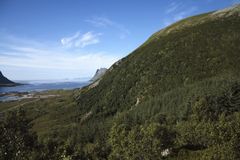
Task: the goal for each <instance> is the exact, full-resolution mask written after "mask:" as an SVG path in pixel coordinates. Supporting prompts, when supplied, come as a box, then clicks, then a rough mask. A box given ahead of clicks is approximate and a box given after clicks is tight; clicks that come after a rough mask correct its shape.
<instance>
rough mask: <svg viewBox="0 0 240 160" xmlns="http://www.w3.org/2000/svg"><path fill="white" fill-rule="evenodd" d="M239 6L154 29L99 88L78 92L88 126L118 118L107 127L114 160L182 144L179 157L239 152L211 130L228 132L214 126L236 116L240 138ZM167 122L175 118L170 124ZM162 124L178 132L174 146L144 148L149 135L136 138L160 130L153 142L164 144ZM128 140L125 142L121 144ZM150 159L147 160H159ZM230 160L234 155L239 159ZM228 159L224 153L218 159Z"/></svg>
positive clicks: (80, 106)
mask: <svg viewBox="0 0 240 160" xmlns="http://www.w3.org/2000/svg"><path fill="white" fill-rule="evenodd" d="M239 10H240V6H239V5H238V6H234V7H232V8H228V9H224V10H220V11H216V12H211V13H206V14H202V15H197V16H194V17H190V18H187V19H184V20H182V21H179V22H177V23H175V24H173V25H171V26H169V27H167V28H165V29H163V30H161V31H159V32H157V33H155V34H154V35H152V36H151V37H150V38H149V39H148V40H147V41H146V42H145V43H144V44H143V45H141V46H140V47H139V48H137V49H136V50H135V51H133V52H132V53H131V54H130V55H128V56H127V57H125V58H123V59H122V60H120V61H119V62H117V63H116V64H114V65H113V66H112V67H111V68H110V69H109V70H108V71H107V73H106V74H105V75H104V77H103V78H102V80H101V81H100V83H99V84H98V85H94V87H93V86H90V87H86V88H85V89H83V90H81V91H80V93H79V94H78V98H77V100H78V104H79V110H80V112H81V113H82V115H84V114H87V113H91V116H88V119H89V120H88V124H95V123H97V121H100V120H102V121H105V120H104V119H109V117H115V118H113V119H115V120H114V125H113V127H110V128H111V129H110V128H108V127H105V128H106V130H108V129H110V130H111V132H110V133H111V136H110V137H111V138H110V141H111V145H112V146H113V148H112V149H113V152H111V155H112V156H113V157H114V158H113V159H128V158H129V157H130V158H129V159H142V158H139V157H138V156H140V157H142V156H145V155H148V156H149V157H151V156H153V155H154V153H155V152H156V150H158V151H157V153H158V154H157V155H159V154H160V153H161V151H162V152H163V151H164V149H169V148H175V149H176V151H175V152H174V154H175V156H176V155H179V156H178V158H179V159H181V158H182V159H196V157H200V156H199V154H200V155H202V156H203V155H204V156H206V157H212V156H213V155H214V153H216V152H223V151H221V150H220V148H221V147H226V146H227V147H229V149H230V148H231V149H230V150H231V151H232V152H231V153H232V155H231V156H232V157H236V156H239V155H236V152H234V151H233V150H234V149H233V148H234V147H236V146H234V145H230V144H229V143H225V140H223V139H224V138H223V139H222V140H220V137H218V138H216V139H214V138H213V137H212V138H211V136H210V135H208V133H210V132H212V133H213V134H216V135H217V134H222V133H224V132H223V131H221V130H215V131H216V132H214V131H213V130H214V128H217V127H223V126H221V124H222V123H223V121H224V122H225V121H226V120H227V119H231V118H233V119H234V118H235V119H234V120H233V121H231V122H229V123H231V124H232V125H230V124H228V125H229V126H228V125H226V126H227V127H230V128H231V127H233V128H234V130H235V132H233V133H232V132H231V133H230V131H229V133H227V134H228V136H230V134H233V135H235V136H236V135H239V130H240V128H239V125H236V126H233V124H236V123H237V122H239V111H240V103H239V87H240V85H239V78H240V77H239V76H240V75H239V73H240V72H239V71H240V63H239V61H240V56H239V54H240V46H239V44H240V11H239ZM116 114H117V115H118V116H117V117H118V118H116V116H115V115H116ZM204 115H205V116H206V117H204ZM224 115H225V116H224ZM221 116H223V117H222V121H221V122H219V121H220V120H219V119H220V117H221ZM228 116H230V117H228ZM106 117H108V118H106ZM196 117H197V120H196V119H194V118H196ZM160 119H163V121H164V122H161V121H159V120H160ZM164 119H165V120H166V119H171V122H169V121H167V122H166V121H165V120H164ZM96 120H97V121H96ZM206 121H207V122H209V123H207V122H206ZM180 122H181V123H180ZM191 122H192V123H191ZM205 122H206V123H205ZM106 123H107V124H109V122H106ZM162 123H164V124H162ZM166 123H167V128H166ZM214 123H215V125H214ZM180 124H181V125H180ZM152 125H153V126H152ZM205 125H206V126H208V127H209V128H205ZM187 126H188V127H187ZM190 126H192V128H191V127H190ZM226 126H225V127H226ZM149 127H153V128H152V129H153V130H152V131H153V133H146V132H143V133H141V128H142V129H144V130H147V129H150V130H151V128H149ZM159 127H160V128H162V127H163V128H165V129H168V130H167V131H166V133H168V132H170V133H169V134H170V135H171V132H174V133H175V134H173V136H172V139H171V138H169V139H170V142H166V143H167V144H168V145H166V146H165V147H160V148H162V149H160V150H159V149H158V148H157V146H158V145H157V146H156V148H155V149H156V150H154V149H152V150H149V151H145V150H144V148H142V149H140V148H141V145H143V146H144V143H145V142H143V144H141V143H140V141H141V140H143V139H141V140H140V139H139V140H137V139H134V136H136V137H135V138H137V137H144V135H148V134H156V135H155V136H156V139H155V140H156V142H154V141H155V140H154V138H152V139H151V140H150V141H151V143H160V144H159V145H160V146H161V140H160V139H161V138H162V137H158V136H160V135H158V133H155V131H154V129H156V131H157V130H158V129H159ZM223 128H224V127H223ZM225 129H226V130H228V129H229V128H225ZM172 130H173V131H172ZM201 130H202V131H201ZM223 130H224V129H223ZM176 132H177V133H176ZM159 134H161V132H159ZM176 135H178V136H177V137H176ZM149 136H150V135H149ZM151 136H153V137H154V135H151ZM165 136H166V135H165ZM157 139H158V140H159V141H157ZM230 139H231V136H230V137H229V139H228V140H229V141H231V142H232V144H236V143H237V141H236V140H233V139H231V140H230ZM123 143H124V144H125V145H124V146H125V147H124V146H121V145H123ZM137 143H140V144H137ZM146 143H147V142H146ZM145 145H146V144H145ZM152 145H153V144H152ZM162 145H163V144H162ZM125 148H127V150H126V149H125ZM129 148H131V149H132V150H131V149H129ZM132 153H136V155H132ZM150 153H152V154H150ZM174 154H173V155H174ZM120 155H122V156H120ZM181 155H182V156H181ZM225 155H226V154H225ZM228 155H230V154H228ZM134 156H136V157H135V158H134ZM148 156H146V158H143V159H155V158H153V157H152V158H149V157H148ZM155 156H156V155H155ZM231 156H229V157H228V158H230V157H231ZM127 157H128V158H127ZM137 157H138V158H137ZM147 157H148V158H147ZM232 157H231V158H230V159H234V158H232ZM225 158H226V157H224V153H223V155H219V157H218V158H213V159H225ZM173 159H174V158H173ZM199 159H204V158H203V157H202V158H199ZM206 159H210V158H206Z"/></svg>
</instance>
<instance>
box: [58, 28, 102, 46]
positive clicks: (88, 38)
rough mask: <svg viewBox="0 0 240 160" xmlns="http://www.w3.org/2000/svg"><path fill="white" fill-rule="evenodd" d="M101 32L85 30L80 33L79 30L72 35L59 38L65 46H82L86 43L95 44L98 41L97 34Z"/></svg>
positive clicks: (99, 34) (86, 44)
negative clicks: (85, 31)
mask: <svg viewBox="0 0 240 160" xmlns="http://www.w3.org/2000/svg"><path fill="white" fill-rule="evenodd" d="M101 35H102V34H101V33H93V32H87V33H84V34H82V35H81V34H80V33H79V32H77V33H75V34H74V35H73V36H70V37H64V38H62V39H61V43H62V45H63V46H65V47H70V48H71V47H80V48H84V47H86V46H88V45H92V44H97V43H99V42H100V39H99V36H101Z"/></svg>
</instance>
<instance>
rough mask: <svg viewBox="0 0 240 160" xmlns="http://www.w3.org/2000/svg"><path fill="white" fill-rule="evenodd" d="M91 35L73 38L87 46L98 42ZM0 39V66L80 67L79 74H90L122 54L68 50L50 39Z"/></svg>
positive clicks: (72, 68) (71, 68)
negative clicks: (46, 41)
mask: <svg viewBox="0 0 240 160" xmlns="http://www.w3.org/2000/svg"><path fill="white" fill-rule="evenodd" d="M92 36H93V35H92V34H90V32H89V33H88V34H84V35H81V38H79V39H77V40H78V41H76V40H75V41H74V45H80V46H86V45H88V44H89V43H96V42H93V41H92V39H94V38H93V37H94V36H93V37H92ZM76 37H78V36H76ZM17 39H18V40H19V41H17ZM70 39H71V38H70ZM90 40H91V41H90ZM33 41H34V40H33ZM0 42H4V43H1V45H0V64H1V66H14V67H27V68H33V69H34V68H35V69H57V70H65V71H66V70H68V71H73V70H74V71H79V77H81V76H90V75H92V74H93V73H94V72H95V70H96V69H97V68H100V67H110V66H111V65H112V64H113V63H114V62H116V61H117V60H118V59H119V58H121V57H118V56H116V55H114V54H108V53H106V52H104V51H99V52H83V51H79V50H73V49H71V50H69V49H64V48H62V47H61V46H60V45H49V43H47V44H46V43H42V42H37V43H35V44H33V43H31V40H24V39H21V38H15V41H14V42H13V41H12V40H9V39H8V40H4V38H2V37H1V38H0ZM23 43H24V45H23ZM65 43H66V41H65ZM68 43H70V42H68ZM78 43H79V44H78ZM66 76H67V75H66Z"/></svg>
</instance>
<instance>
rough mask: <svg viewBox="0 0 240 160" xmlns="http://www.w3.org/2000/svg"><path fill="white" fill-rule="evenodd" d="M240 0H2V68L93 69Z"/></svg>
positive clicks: (17, 73) (42, 72) (64, 73)
mask: <svg viewBox="0 0 240 160" xmlns="http://www.w3.org/2000/svg"><path fill="white" fill-rule="evenodd" d="M239 2H240V0H198V1H197V0H0V71H2V72H3V74H4V75H5V76H7V77H8V78H9V79H12V80H43V79H44V80H47V79H75V78H85V77H91V76H93V75H94V73H95V71H96V69H98V68H101V67H106V68H108V67H110V66H111V65H112V64H113V63H114V62H116V61H117V60H119V59H121V58H123V57H125V56H127V55H128V54H129V53H131V52H132V51H134V50H135V49H136V48H137V47H138V46H140V45H141V44H142V43H144V41H146V40H147V39H148V38H149V37H150V36H151V35H152V34H153V33H154V32H157V31H159V30H161V29H163V28H164V27H166V26H168V25H170V24H172V23H174V22H176V21H179V20H181V19H183V18H185V17H189V16H192V15H196V14H200V13H205V12H209V11H214V10H217V9H222V8H225V7H229V6H232V5H234V4H238V3H239Z"/></svg>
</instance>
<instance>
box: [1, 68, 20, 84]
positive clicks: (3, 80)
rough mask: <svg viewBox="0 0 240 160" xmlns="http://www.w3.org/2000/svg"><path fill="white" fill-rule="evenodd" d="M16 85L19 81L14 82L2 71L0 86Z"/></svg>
mask: <svg viewBox="0 0 240 160" xmlns="http://www.w3.org/2000/svg"><path fill="white" fill-rule="evenodd" d="M15 85H17V83H14V82H12V81H10V80H9V79H7V78H6V77H5V76H4V75H3V74H2V72H1V71H0V86H15Z"/></svg>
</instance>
